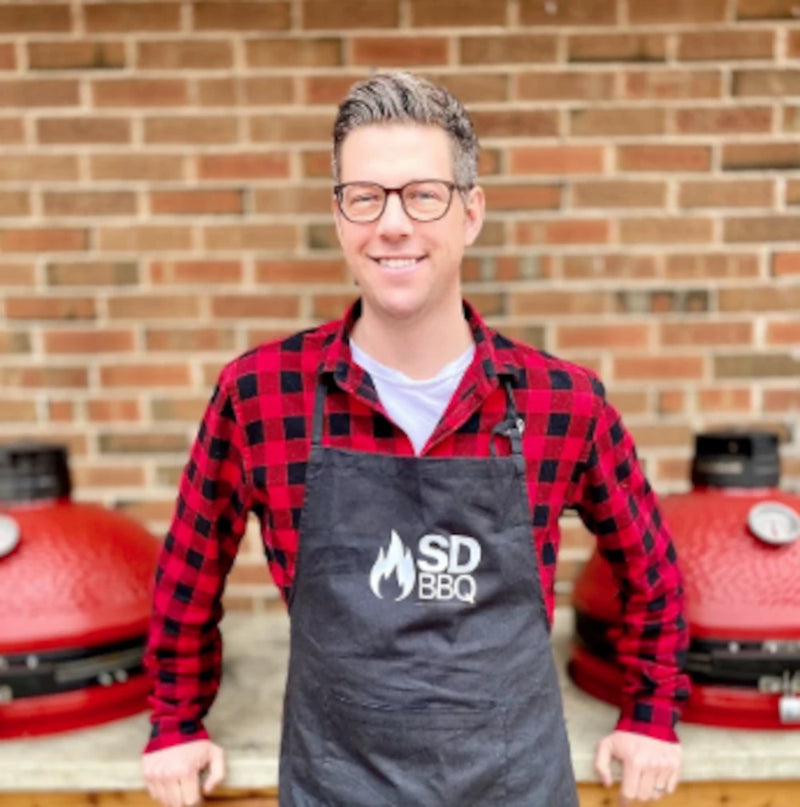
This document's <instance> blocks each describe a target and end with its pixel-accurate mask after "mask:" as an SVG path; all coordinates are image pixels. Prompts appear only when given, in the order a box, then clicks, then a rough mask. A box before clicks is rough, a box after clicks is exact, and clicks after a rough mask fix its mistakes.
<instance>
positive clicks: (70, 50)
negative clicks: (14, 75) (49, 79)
mask: <svg viewBox="0 0 800 807" xmlns="http://www.w3.org/2000/svg"><path fill="white" fill-rule="evenodd" d="M27 49H28V65H29V67H30V68H31V69H33V70H110V69H117V68H120V67H125V45H124V43H123V42H120V41H116V42H103V41H94V42H92V41H86V40H84V41H81V42H63V41H58V40H50V41H46V42H29V43H28V45H27Z"/></svg>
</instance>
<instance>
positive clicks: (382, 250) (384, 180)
mask: <svg viewBox="0 0 800 807" xmlns="http://www.w3.org/2000/svg"><path fill="white" fill-rule="evenodd" d="M339 164H340V172H341V177H340V182H342V183H345V182H374V183H377V184H379V185H382V186H384V187H386V188H398V187H400V186H402V185H405V184H406V183H407V182H411V181H412V180H420V179H442V180H446V181H449V182H453V181H454V180H455V178H454V176H453V161H452V153H451V146H450V140H449V138H448V136H447V134H446V133H445V131H444V130H443V129H440V128H439V127H437V126H421V125H417V124H411V123H391V124H371V125H368V126H362V127H359V128H357V129H354V130H353V131H352V132H350V134H348V135H347V137H346V138H345V140H344V142H343V143H342V147H341V155H340V163H339ZM333 209H334V215H335V219H336V231H337V233H338V236H339V243H340V244H341V245H342V250H343V251H344V256H345V260H346V261H347V265H348V266H349V268H350V271H351V272H352V273H353V276H354V278H355V280H356V282H357V283H358V285H359V287H360V291H361V295H362V299H363V314H364V316H365V317H370V318H380V319H383V320H385V319H386V318H389V319H392V320H409V319H411V320H416V319H418V318H419V317H427V316H429V315H436V314H437V313H439V312H444V311H450V312H452V311H453V310H460V308H458V306H460V301H461V281H460V272H461V259H462V256H463V254H464V248H465V247H466V246H468V245H469V244H471V243H472V242H473V241H474V240H475V239H476V238H477V236H478V233H479V232H480V229H481V225H482V224H483V212H484V197H483V192H482V191H481V189H480V188H477V187H476V188H473V189H472V190H471V191H469V195H468V201H467V204H466V205H465V204H464V201H463V199H462V197H461V195H460V194H459V193H458V191H455V192H454V194H453V200H452V203H451V205H450V209H449V210H448V211H447V213H446V214H445V215H444V217H443V218H441V219H439V220H437V221H428V222H419V221H415V220H414V219H412V218H409V216H408V215H407V214H406V213H405V211H404V210H403V207H402V205H401V203H400V198H399V195H398V194H396V193H392V194H389V196H388V198H387V200H386V208H385V210H384V211H383V214H382V215H381V217H380V218H379V219H378V220H377V221H374V222H370V223H368V224H354V223H353V222H350V221H348V220H347V219H346V218H344V216H342V214H341V211H340V210H339V209H338V206H337V205H336V203H335V202H334V207H333ZM454 306H456V308H455V309H454Z"/></svg>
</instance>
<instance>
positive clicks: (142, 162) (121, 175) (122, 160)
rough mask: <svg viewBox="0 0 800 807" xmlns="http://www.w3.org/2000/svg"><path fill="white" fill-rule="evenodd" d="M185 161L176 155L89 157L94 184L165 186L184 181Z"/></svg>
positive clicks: (98, 155)
mask: <svg viewBox="0 0 800 807" xmlns="http://www.w3.org/2000/svg"><path fill="white" fill-rule="evenodd" d="M185 165H186V158H184V157H183V156H181V155H179V154H129V153H120V154H92V155H90V157H89V173H90V176H91V178H92V179H93V180H95V179H101V180H107V179H119V180H126V181H146V180H149V181H153V182H165V181H170V180H173V181H174V180H182V179H186V169H185Z"/></svg>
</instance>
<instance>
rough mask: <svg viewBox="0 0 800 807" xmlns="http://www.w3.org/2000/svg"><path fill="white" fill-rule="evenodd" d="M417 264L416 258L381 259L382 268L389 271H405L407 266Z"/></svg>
mask: <svg viewBox="0 0 800 807" xmlns="http://www.w3.org/2000/svg"><path fill="white" fill-rule="evenodd" d="M416 262H417V259H416V258H381V259H380V264H381V266H385V267H386V268H387V269H403V268H405V267H406V266H411V265H412V264H415V263H416Z"/></svg>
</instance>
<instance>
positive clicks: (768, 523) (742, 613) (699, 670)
mask: <svg viewBox="0 0 800 807" xmlns="http://www.w3.org/2000/svg"><path fill="white" fill-rule="evenodd" d="M779 480H780V466H779V457H778V440H777V437H776V436H775V435H774V434H770V433H766V432H752V433H742V432H709V433H704V434H699V435H697V437H696V440H695V457H694V461H693V465H692V489H691V490H690V491H689V492H688V493H684V494H680V495H675V496H667V497H665V498H664V499H663V500H662V502H661V505H662V512H663V514H664V516H665V519H666V522H667V525H668V526H669V528H670V530H671V532H672V535H673V538H674V540H675V546H676V549H677V552H678V560H679V563H680V567H681V570H682V572H683V576H684V580H685V584H686V601H687V611H688V622H689V632H690V636H691V644H690V649H689V656H688V665H687V672H688V673H689V675H690V677H691V679H692V694H691V696H690V698H689V701H688V703H687V705H686V709H685V712H684V718H683V719H684V720H686V721H688V722H694V723H705V724H710V725H718V726H732V727H742V728H745V727H746V728H762V729H791V728H794V729H800V540H798V538H799V537H800V497H798V496H794V495H791V494H789V493H786V492H784V491H781V490H779V489H778V484H779ZM615 590H616V589H615V586H614V581H613V577H612V573H611V567H610V566H609V564H608V563H607V562H606V561H605V560H604V559H603V558H602V556H601V555H600V554H599V553H598V552H597V551H595V552H594V554H593V555H592V556H591V557H590V559H589V561H588V563H587V565H586V566H585V568H584V569H583V571H582V572H581V574H580V576H579V577H578V579H577V581H576V585H575V590H574V594H573V606H574V609H575V636H574V641H573V645H572V654H571V659H570V663H569V672H570V675H571V677H572V678H573V680H574V681H575V682H576V683H577V684H578V686H580V687H581V688H582V689H584V690H586V691H587V692H589V693H591V694H592V695H594V696H596V697H598V698H601V699H603V700H605V701H608V702H610V703H618V698H619V693H620V691H621V685H622V677H621V674H620V669H619V667H618V665H617V664H616V662H615V648H616V642H615V637H617V636H619V635H620V632H621V630H622V626H621V615H620V608H619V603H618V601H617V600H616V598H615V597H614V591H615Z"/></svg>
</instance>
